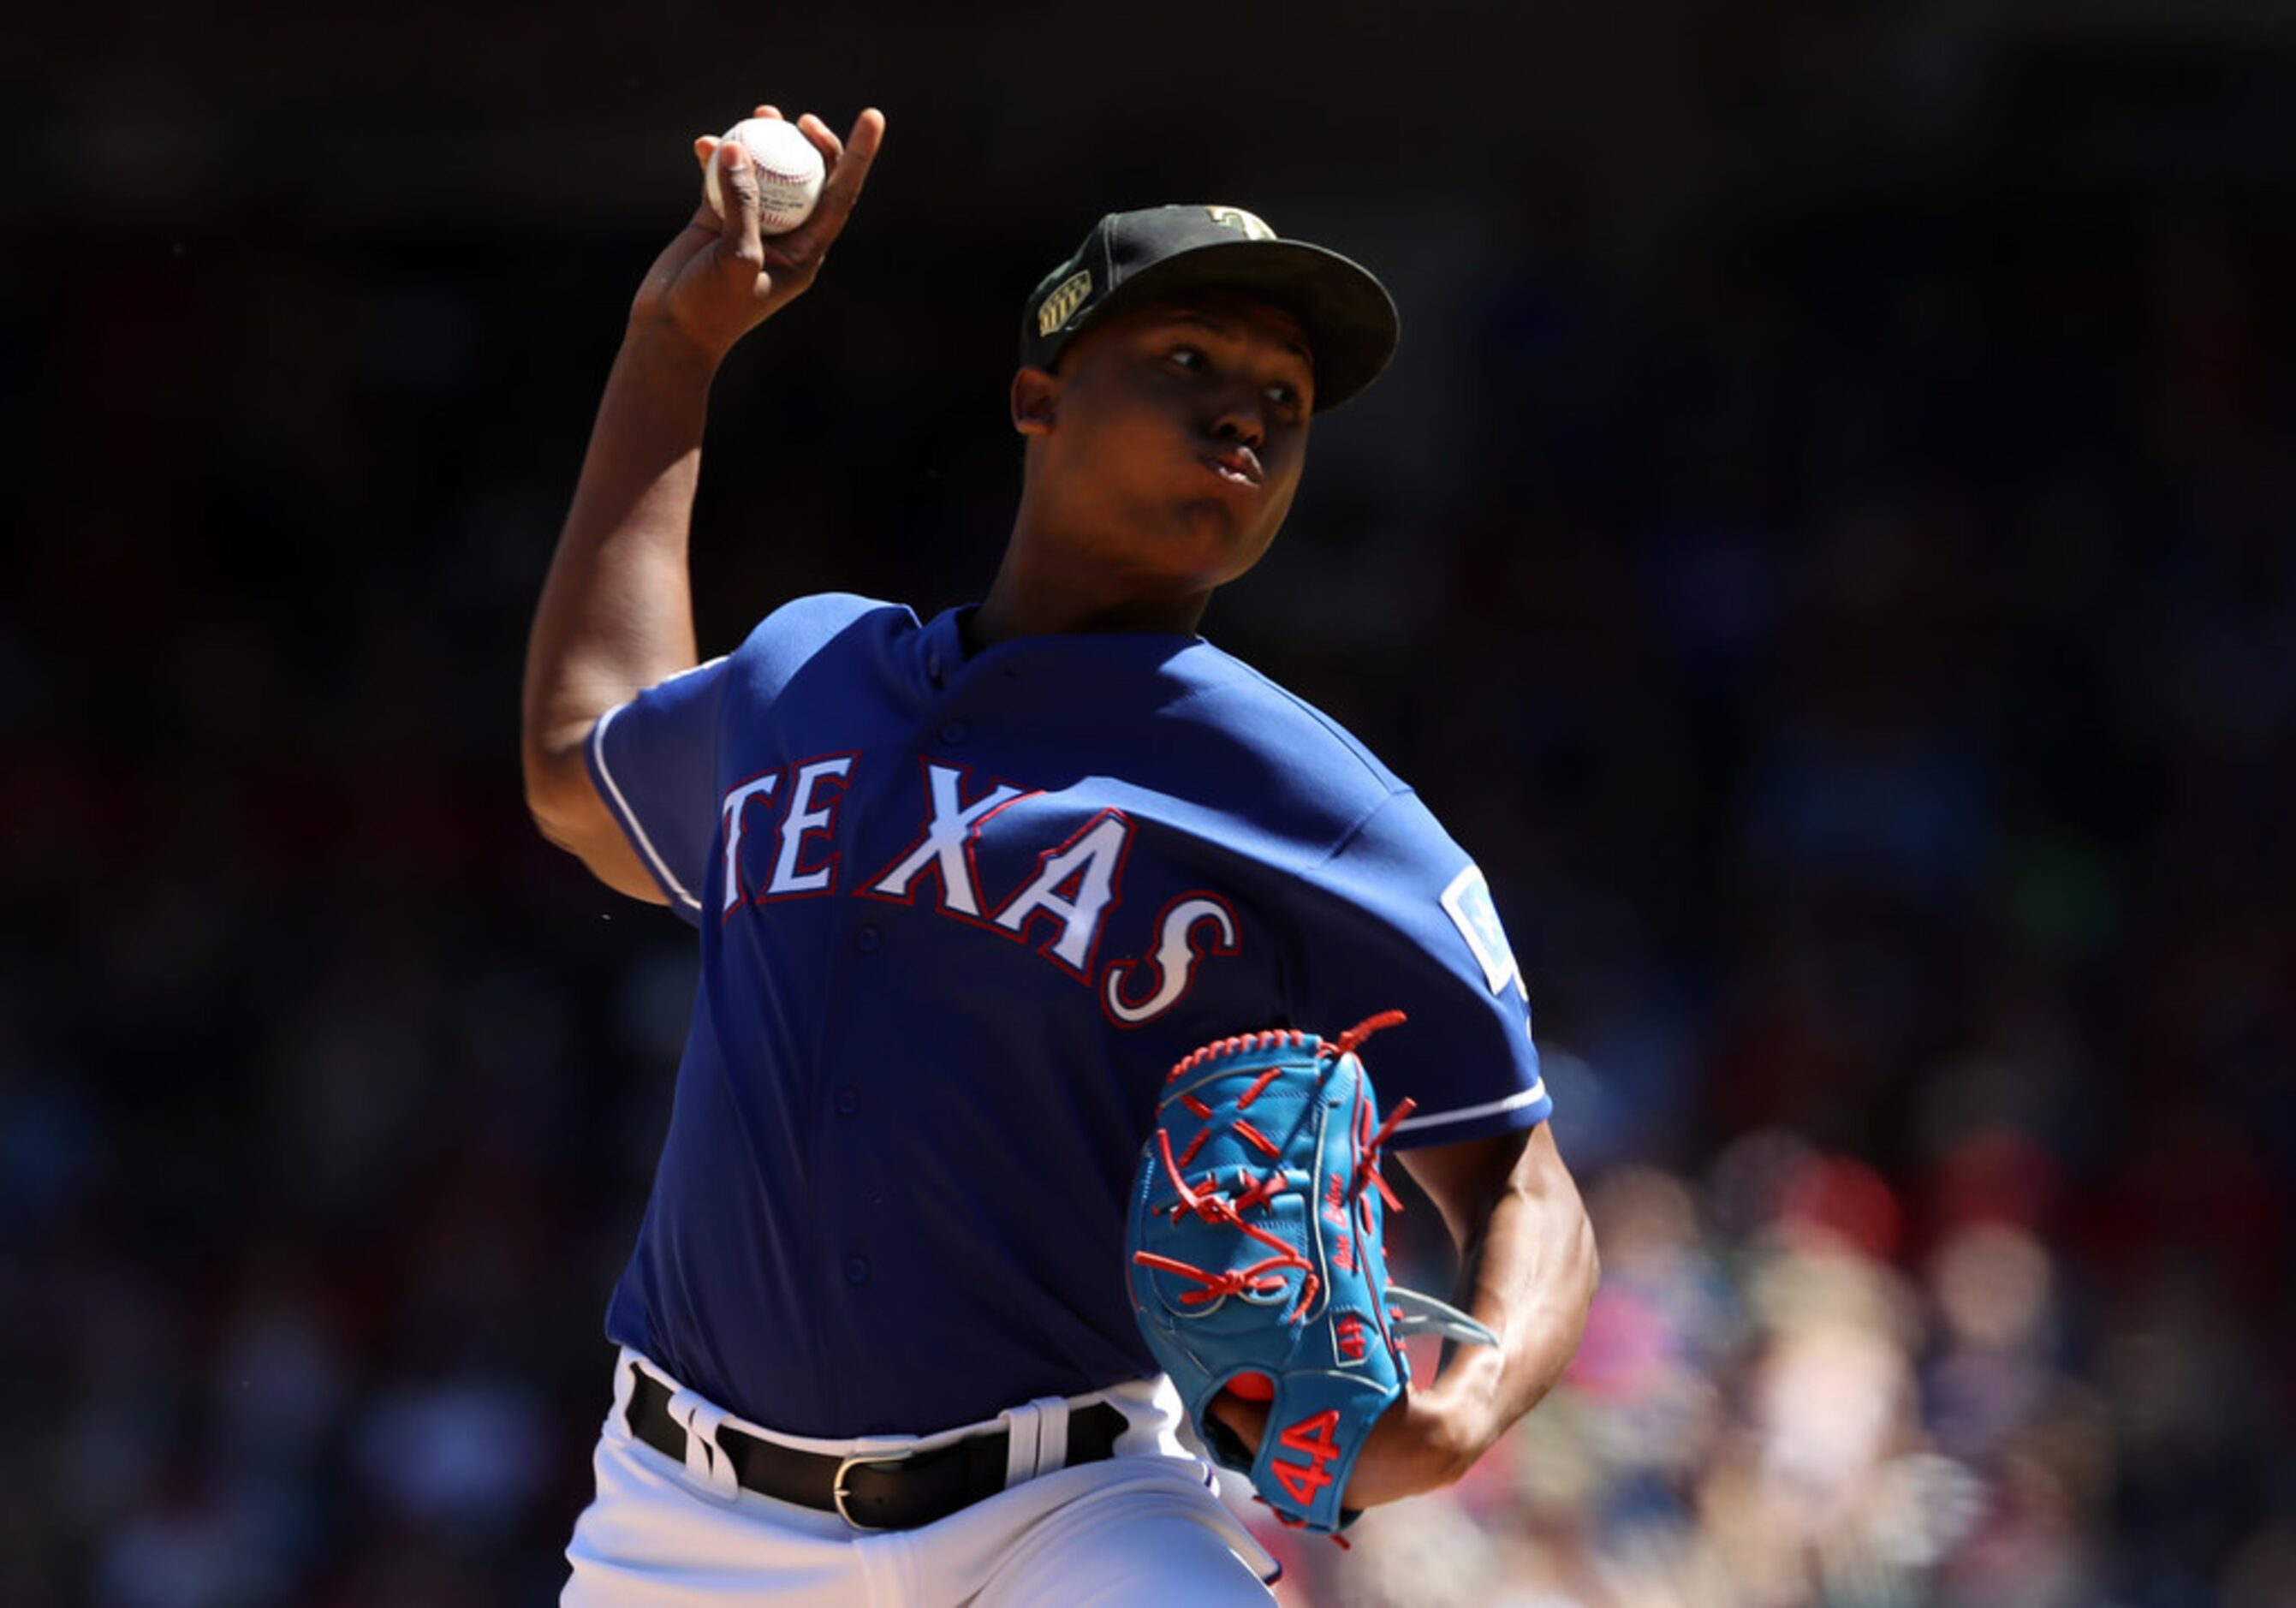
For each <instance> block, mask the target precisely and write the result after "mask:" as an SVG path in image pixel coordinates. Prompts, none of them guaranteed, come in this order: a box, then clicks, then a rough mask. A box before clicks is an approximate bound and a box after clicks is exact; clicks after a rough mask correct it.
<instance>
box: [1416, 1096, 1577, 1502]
mask: <svg viewBox="0 0 2296 1608" xmlns="http://www.w3.org/2000/svg"><path fill="white" fill-rule="evenodd" d="M1466 1227H1467V1234H1466V1235H1465V1241H1464V1245H1463V1247H1462V1260H1461V1266H1460V1274H1459V1286H1458V1290H1457V1299H1456V1304H1457V1305H1459V1306H1461V1307H1462V1308H1464V1309H1465V1310H1467V1311H1468V1312H1470V1313H1472V1314H1473V1316H1474V1317H1476V1319H1477V1320H1478V1321H1480V1323H1481V1324H1482V1325H1484V1326H1485V1327H1486V1328H1488V1329H1489V1330H1490V1331H1491V1332H1492V1333H1494V1334H1496V1335H1497V1336H1498V1341H1499V1343H1498V1344H1497V1346H1456V1347H1453V1348H1451V1349H1450V1355H1449V1356H1448V1357H1447V1358H1446V1359H1445V1364H1444V1366H1443V1368H1442V1370H1441V1371H1440V1373H1439V1374H1438V1376H1437V1378H1436V1380H1435V1381H1434V1382H1433V1384H1432V1385H1431V1387H1430V1389H1431V1394H1433V1395H1435V1396H1437V1397H1438V1398H1439V1399H1440V1400H1441V1401H1442V1403H1443V1405H1444V1406H1445V1407H1446V1408H1447V1410H1448V1411H1449V1412H1450V1413H1451V1414H1452V1415H1454V1419H1455V1423H1456V1425H1457V1427H1458V1434H1459V1439H1460V1440H1461V1442H1462V1450H1463V1452H1464V1453H1465V1455H1466V1462H1467V1463H1469V1464H1472V1462H1473V1460H1474V1458H1475V1457H1476V1456H1480V1455H1481V1453H1482V1452H1483V1451H1485V1450H1487V1449H1488V1448H1489V1447H1490V1446H1491V1445H1492V1443H1494V1442H1495V1441H1497V1440H1498V1438H1499V1437H1500V1436H1501V1435H1503V1434H1505V1432H1506V1431H1507V1430H1508V1429H1509V1428H1510V1427H1512V1426H1513V1424H1514V1423H1515V1422H1516V1421H1517V1420H1518V1419H1520V1418H1521V1416H1522V1415H1524V1414H1525V1413H1528V1412H1529V1411H1530V1409H1531V1408H1532V1407H1536V1406H1538V1402H1539V1401H1540V1399H1542V1398H1544V1397H1545V1396H1546V1393H1547V1391H1550V1390H1552V1389H1553V1388H1554V1382H1555V1381H1556V1380H1557V1379H1559V1378H1561V1377H1562V1371H1563V1369H1564V1368H1565V1367H1566V1366H1569V1364H1570V1358H1571V1354H1572V1353H1573V1352H1574V1351H1576V1350H1578V1346H1579V1335H1580V1333H1582V1332H1583V1331H1584V1329H1585V1328H1586V1324H1587V1308H1588V1305H1589V1304H1590V1303H1591V1302H1592V1300H1593V1299H1594V1294H1595V1277H1596V1266H1597V1264H1596V1257H1595V1236H1594V1232H1593V1230H1592V1228H1590V1227H1588V1225H1587V1214H1586V1210H1585V1209H1584V1207H1583V1206H1582V1205H1581V1203H1580V1202H1579V1192H1578V1189H1577V1188H1576V1186H1575V1185H1572V1183H1571V1181H1570V1174H1569V1173H1568V1172H1567V1171H1566V1170H1565V1169H1563V1167H1562V1163H1561V1161H1560V1159H1559V1158H1557V1157H1555V1156H1554V1140H1553V1138H1552V1137H1551V1136H1549V1135H1548V1134H1547V1133H1546V1129H1545V1128H1543V1127H1542V1128H1540V1129H1539V1130H1538V1131H1537V1132H1536V1133H1535V1134H1534V1135H1533V1136H1532V1139H1531V1141H1530V1143H1529V1145H1528V1146H1526V1150H1525V1155H1524V1161H1523V1164H1522V1165H1521V1166H1518V1167H1517V1168H1515V1169H1513V1172H1512V1173H1511V1174H1510V1175H1509V1177H1507V1179H1506V1181H1505V1185H1504V1186H1503V1187H1502V1188H1501V1189H1500V1190H1499V1191H1498V1192H1497V1197H1496V1199H1495V1200H1493V1201H1492V1202H1491V1205H1490V1210H1489V1213H1488V1216H1487V1217H1485V1218H1483V1219H1482V1221H1481V1222H1480V1225H1475V1224H1473V1223H1472V1222H1470V1223H1469V1224H1468V1225H1466ZM1462 1472H1464V1469H1463V1470H1462Z"/></svg>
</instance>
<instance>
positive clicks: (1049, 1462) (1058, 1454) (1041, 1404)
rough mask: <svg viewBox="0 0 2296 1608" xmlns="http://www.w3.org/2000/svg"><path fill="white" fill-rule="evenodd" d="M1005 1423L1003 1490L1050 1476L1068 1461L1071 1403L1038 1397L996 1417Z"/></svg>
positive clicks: (1055, 1398)
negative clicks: (1045, 1475)
mask: <svg viewBox="0 0 2296 1608" xmlns="http://www.w3.org/2000/svg"><path fill="white" fill-rule="evenodd" d="M997 1417H999V1418H1001V1419H1003V1420H1004V1421H1005V1489H1007V1490H1010V1489H1013V1487H1014V1486H1016V1485H1019V1484H1021V1482H1022V1481H1028V1480H1033V1479H1035V1478H1036V1477H1037V1475H1039V1474H1049V1473H1052V1472H1053V1471H1054V1469H1056V1468H1062V1467H1064V1466H1066V1465H1067V1463H1068V1460H1069V1404H1068V1403H1067V1401H1065V1400H1064V1399H1062V1398H1060V1397H1058V1396H1039V1397H1037V1399H1035V1400H1034V1401H1032V1402H1030V1403H1029V1404H1028V1405H1027V1406H1026V1407H1007V1408H1005V1410H1004V1411H1003V1412H1001V1413H999V1414H997Z"/></svg>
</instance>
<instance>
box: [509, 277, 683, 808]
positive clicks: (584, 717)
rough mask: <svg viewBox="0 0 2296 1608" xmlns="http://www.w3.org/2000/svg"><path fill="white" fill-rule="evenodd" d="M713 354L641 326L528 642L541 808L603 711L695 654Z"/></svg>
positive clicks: (527, 732) (634, 332)
mask: <svg viewBox="0 0 2296 1608" xmlns="http://www.w3.org/2000/svg"><path fill="white" fill-rule="evenodd" d="M716 367H717V360H716V358H715V357H712V356H710V355H709V354H707V353H705V352H703V351H702V350H701V349H698V348H696V347H695V346H693V344H692V343H690V342H687V341H685V340H681V339H680V338H678V337H677V336H676V335H675V334H672V333H669V332H666V331H664V330H663V329H661V328H660V327H659V326H656V325H651V324H644V323H639V322H634V323H633V324H632V325H631V327H630V331H629V332H628V334H627V336H626V337H625V338H624V340H623V342H622V348H621V350H620V352H619V355H618V356H617V357H615V359H614V366H613V370H612V372H611V374H610V375H609V376H608V378H607V381H606V388H605V394H604V397H603V399H602V400H601V402H600V403H599V406H598V416H597V422H596V423H595V425H594V427H593V429H592V431H591V435H590V445H589V449H588V451H587V452H586V455H584V458H583V463H582V472H581V475H580V478H579V480H578V482H577V484H576V487H575V491H574V500H573V505H572V507H571V508H570V511H569V513H568V514H567V518H566V524H565V528H564V529H563V530H562V533H561V534H560V536H559V538H558V550H557V553H556V555H555V556H554V557H553V559H552V561H551V565H550V573H549V577H548V578H547V579H546V580H545V583H544V585H543V589H542V601H541V603H540V605H539V606H538V607H537V610H536V612H535V618H534V628H533V633H532V635H531V636H530V637H529V640H528V644H527V660H526V683H525V693H524V700H523V705H524V707H523V715H524V718H523V731H524V735H523V742H522V745H521V747H522V754H523V758H524V761H525V766H526V775H527V789H528V794H529V800H530V801H532V802H533V803H534V804H535V805H536V808H537V814H541V813H544V812H545V808H547V806H548V804H549V802H550V801H551V800H552V799H553V796H555V795H558V794H561V793H563V792H566V791H567V790H568V789H570V788H571V787H573V786H574V785H576V784H577V783H578V784H579V785H581V786H583V787H586V785H587V783H586V781H584V780H583V779H582V778H581V777H580V775H579V774H578V772H579V747H580V743H581V742H582V740H583V738H584V736H585V735H586V734H587V732H588V731H589V729H590V727H591V726H592V725H593V723H594V722H595V721H596V719H597V718H598V717H599V716H600V715H601V714H603V713H604V712H605V711H606V710H609V709H611V708H612V707H613V706H614V705H616V704H618V703H620V702H623V701H626V700H627V699H628V698H630V697H631V696H633V695H634V694H635V693H638V692H640V691H642V690H643V689H644V688H646V687H649V686H652V685H654V684H655V683H656V682H659V681H660V680H662V679H663V678H664V677H668V676H672V675H675V674H676V672H677V671H679V670H682V669H687V668H689V667H691V666H692V665H693V662H694V660H695V650H694V640H693V593H692V587H691V585H690V582H689V581H688V578H687V570H686V547H687V534H688V530H689V528H690V525H691V521H692V516H693V491H694V487H695V484H696V482H697V481H698V480H699V478H700V474H701V433H702V426H703V423H704V421H705V418H706V415H707V410H708V402H709V383H710V380H711V378H712V377H713V375H714V373H715V372H716Z"/></svg>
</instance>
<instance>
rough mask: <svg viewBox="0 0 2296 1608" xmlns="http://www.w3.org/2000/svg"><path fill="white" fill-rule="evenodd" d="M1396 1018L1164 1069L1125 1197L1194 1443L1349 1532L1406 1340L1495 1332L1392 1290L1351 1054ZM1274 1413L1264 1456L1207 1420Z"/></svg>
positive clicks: (1138, 1294) (1147, 1320)
mask: <svg viewBox="0 0 2296 1608" xmlns="http://www.w3.org/2000/svg"><path fill="white" fill-rule="evenodd" d="M1402 1020H1403V1013H1401V1012H1400V1011H1390V1012H1387V1013H1383V1014H1382V1015H1378V1016H1374V1017H1373V1018H1371V1019H1370V1020H1369V1021H1365V1022H1362V1023H1360V1024H1359V1025H1357V1026H1356V1027H1353V1028H1350V1029H1349V1030H1348V1031H1346V1032H1344V1033H1342V1034H1341V1035H1340V1036H1339V1037H1338V1038H1333V1039H1324V1038H1317V1037H1316V1035H1315V1034H1313V1033H1301V1032H1291V1031H1284V1032H1267V1033H1246V1034H1243V1035H1242V1036H1240V1037H1238V1038H1224V1039H1221V1040H1220V1041H1219V1042H1218V1043H1216V1044H1210V1045H1207V1046H1204V1047H1203V1048H1202V1049H1200V1050H1198V1051H1196V1052H1195V1053H1194V1054H1192V1055H1189V1056H1187V1057H1186V1058H1185V1060H1183V1061H1182V1062H1180V1063H1179V1064H1178V1065H1177V1066H1176V1067H1174V1068H1173V1069H1172V1073H1171V1076H1170V1078H1169V1079H1168V1080H1167V1081H1166V1083H1165V1086H1164V1094H1163V1097H1162V1100H1161V1102H1160V1104H1159V1106H1158V1108H1157V1118H1156V1128H1155V1131H1154V1132H1153V1133H1152V1134H1151V1135H1150V1136H1149V1138H1148V1143H1147V1145H1146V1146H1145V1148H1144V1151H1143V1153H1142V1156H1141V1161H1140V1169H1139V1173H1138V1176H1137V1177H1136V1181H1135V1183H1134V1185H1133V1191H1132V1207H1131V1216H1130V1220H1129V1224H1128V1244H1127V1247H1126V1249H1127V1251H1128V1256H1129V1261H1128V1267H1127V1273H1128V1284H1129V1287H1130V1291H1131V1295H1132V1309H1133V1316H1134V1317H1136V1318H1137V1319H1138V1321H1139V1324H1140V1332H1141V1333H1142V1334H1143V1335H1144V1336H1145V1337H1146V1338H1147V1341H1148V1345H1149V1348H1150V1349H1151V1350H1153V1351H1154V1352H1155V1354H1156V1358H1157V1360H1158V1361H1159V1362H1160V1363H1161V1364H1163V1366H1164V1370H1165V1372H1167V1373H1169V1374H1171V1376H1172V1380H1173V1382H1174V1383H1175V1384H1176V1385H1177V1386H1178V1387H1179V1392H1180V1398H1181V1399H1182V1401H1183V1402H1185V1404H1186V1407H1187V1410H1188V1416H1189V1419H1190V1421H1191V1422H1192V1423H1193V1424H1194V1425H1195V1428H1196V1432H1197V1434H1198V1435H1199V1436H1201V1438H1202V1440H1203V1441H1204V1444H1205V1446H1206V1447H1207V1448H1209V1449H1210V1451H1211V1454H1212V1456H1214V1457H1215V1458H1216V1459H1218V1461H1219V1462H1220V1463H1222V1464H1225V1465H1226V1466H1228V1467H1230V1468H1236V1469H1243V1470H1248V1471H1249V1472H1250V1473H1251V1482H1252V1484H1253V1486H1254V1487H1255V1488H1256V1489H1258V1491H1259V1496H1260V1497H1261V1499H1262V1500H1264V1501H1265V1502H1267V1505H1268V1506H1270V1507H1271V1508H1273V1509H1274V1510H1275V1513H1276V1514H1277V1515H1278V1516H1279V1517H1280V1518H1282V1519H1283V1520H1284V1522H1287V1523H1291V1524H1294V1525H1302V1526H1305V1527H1307V1528H1309V1529H1312V1530H1325V1531H1337V1530H1341V1529H1342V1528H1344V1527H1345V1526H1346V1525H1347V1524H1348V1523H1349V1522H1352V1520H1353V1519H1354V1517H1355V1514H1353V1513H1351V1512H1347V1511H1344V1510H1342V1509H1341V1506H1340V1497H1341V1491H1342V1490H1343V1489H1344V1488H1345V1486H1346V1484H1347V1481H1348V1475H1349V1473H1350V1472H1351V1471H1352V1470H1353V1469H1354V1467H1355V1461H1356V1456H1357V1454H1358V1453H1359V1452H1360V1451H1361V1450H1362V1449H1363V1443H1364V1440H1365V1436H1367V1435H1368V1434H1369V1433H1370V1432H1371V1429H1372V1426H1373V1425H1374V1423H1378V1421H1379V1416H1380V1415H1381V1414H1382V1413H1383V1412H1384V1411H1386V1410H1387V1407H1388V1406H1389V1404H1390V1403H1391V1402H1393V1401H1394V1400H1395V1399H1396V1398H1397V1397H1398V1396H1399V1395H1400V1394H1401V1393H1402V1391H1403V1389H1404V1387H1405V1386H1406V1384H1407V1383H1409V1382H1410V1378H1411V1365H1410V1362H1409V1359H1408V1358H1406V1356H1405V1354H1404V1350H1403V1343H1402V1342H1403V1341H1404V1340H1405V1339H1406V1337H1408V1336H1409V1335H1411V1334H1415V1333H1421V1332H1423V1331H1435V1332H1439V1333H1444V1334H1447V1335H1448V1336H1449V1337H1451V1338H1452V1339H1455V1340H1464V1341H1478V1342H1480V1343H1483V1344H1493V1343H1496V1342H1495V1341H1494V1338H1493V1336H1492V1334H1491V1333H1490V1331H1489V1330H1488V1329H1486V1328H1484V1327H1483V1326H1482V1325H1480V1324H1479V1323H1477V1322H1476V1321H1475V1320H1474V1319H1472V1318H1471V1317H1467V1316H1466V1315H1465V1314H1464V1313H1462V1312H1459V1311H1457V1310H1456V1309H1453V1308H1450V1307H1447V1306H1446V1305H1444V1304H1443V1303H1442V1302H1440V1301H1439V1300H1433V1299H1432V1298H1431V1297H1428V1296H1423V1295H1419V1294H1416V1293H1415V1292H1411V1291H1407V1290H1400V1289H1397V1288H1394V1287H1393V1286H1391V1285H1390V1284H1389V1283H1388V1280H1387V1257H1386V1251H1385V1244H1384V1240H1383V1234H1382V1226H1383V1224H1384V1221H1385V1212H1386V1210H1388V1209H1389V1208H1391V1207H1392V1208H1397V1209H1398V1210H1399V1209H1400V1204H1401V1203H1400V1202H1398V1201H1397V1200H1396V1198H1395V1196H1394V1194H1393V1193H1392V1191H1390V1189H1389V1187H1388V1185H1387V1181H1386V1180H1385V1179H1384V1178H1382V1177H1381V1176H1380V1171H1379V1148H1380V1145H1381V1144H1382V1143H1383V1142H1384V1141H1385V1140H1386V1138H1387V1136H1389V1135H1390V1133H1392V1132H1393V1131H1394V1129H1395V1125H1396V1124H1397V1123H1398V1122H1399V1121H1401V1120H1403V1118H1404V1115H1405V1114H1406V1112H1409V1111H1410V1109H1411V1102H1410V1101H1408V1100H1406V1101H1404V1102H1403V1103H1401V1104H1399V1105H1398V1106H1397V1107H1396V1109H1395V1110H1394V1112H1391V1113H1390V1115H1389V1116H1388V1118H1387V1120H1385V1121H1384V1122H1382V1120H1380V1117H1379V1109H1378V1103H1377V1101H1376V1098H1375V1097H1374V1094H1373V1092H1372V1087H1371V1083H1370V1080H1369V1079H1368V1078H1367V1077H1366V1075H1365V1071H1364V1066H1363V1062H1362V1060H1361V1058H1360V1057H1358V1056H1357V1054H1356V1053H1355V1050H1356V1046H1357V1045H1358V1044H1360V1043H1362V1042H1363V1040H1364V1039H1365V1038H1367V1037H1369V1036H1370V1035H1371V1034H1373V1033H1374V1032H1376V1031H1378V1030H1380V1029H1381V1028H1383V1027H1389V1026H1391V1025H1393V1024H1394V1023H1396V1022H1399V1021H1402ZM1227 1390H1234V1391H1235V1392H1236V1393H1237V1394H1238V1395H1240V1396H1243V1397H1246V1398H1247V1399H1253V1400H1265V1401H1267V1403H1268V1417H1267V1433H1266V1434H1265V1435H1263V1436H1262V1437H1261V1439H1260V1444H1259V1451H1258V1454H1257V1456H1254V1455H1253V1453H1252V1452H1251V1450H1250V1449H1249V1448H1245V1447H1244V1446H1243V1445H1242V1443H1241V1442H1240V1441H1239V1440H1237V1438H1236V1436H1235V1435H1234V1432H1231V1431H1230V1430H1229V1429H1228V1428H1227V1426H1226V1425H1225V1424H1224V1423H1220V1421H1219V1420H1218V1419H1217V1418H1215V1417H1214V1416H1212V1414H1211V1407H1212V1404H1213V1402H1215V1401H1216V1400H1218V1398H1219V1396H1220V1393H1221V1392H1222V1391H1227Z"/></svg>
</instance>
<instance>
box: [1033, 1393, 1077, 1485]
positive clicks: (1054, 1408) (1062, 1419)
mask: <svg viewBox="0 0 2296 1608" xmlns="http://www.w3.org/2000/svg"><path fill="white" fill-rule="evenodd" d="M1029 1406H1030V1407H1042V1408H1043V1409H1044V1416H1043V1417H1042V1418H1041V1419H1039V1420H1038V1421H1037V1473H1040V1474H1049V1473H1052V1472H1053V1471H1054V1469H1056V1468H1066V1467H1067V1466H1068V1461H1069V1404H1068V1401H1067V1399H1065V1398H1062V1397H1059V1396H1043V1397H1039V1398H1037V1399H1036V1400H1034V1401H1032V1402H1030V1403H1029Z"/></svg>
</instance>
